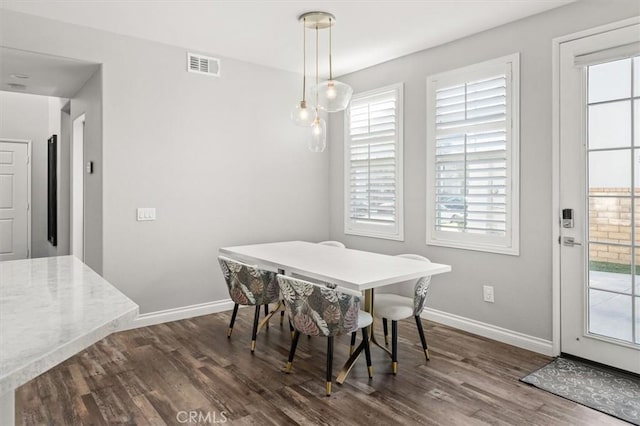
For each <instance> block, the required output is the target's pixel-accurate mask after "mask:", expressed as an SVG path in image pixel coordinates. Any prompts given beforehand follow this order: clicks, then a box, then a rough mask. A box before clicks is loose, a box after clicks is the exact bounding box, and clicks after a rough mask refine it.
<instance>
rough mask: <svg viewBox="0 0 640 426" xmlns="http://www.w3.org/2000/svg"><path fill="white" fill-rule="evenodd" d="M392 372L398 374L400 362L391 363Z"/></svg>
mask: <svg viewBox="0 0 640 426" xmlns="http://www.w3.org/2000/svg"><path fill="white" fill-rule="evenodd" d="M391 372H392V373H393V374H398V362H397V361H393V362H392V363H391Z"/></svg>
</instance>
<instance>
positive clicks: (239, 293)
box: [218, 256, 280, 305]
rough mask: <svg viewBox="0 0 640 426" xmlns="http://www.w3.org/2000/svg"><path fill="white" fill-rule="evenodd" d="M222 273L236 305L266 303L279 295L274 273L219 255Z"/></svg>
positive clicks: (273, 301)
mask: <svg viewBox="0 0 640 426" xmlns="http://www.w3.org/2000/svg"><path fill="white" fill-rule="evenodd" d="M218 262H219V263H220V268H221V269H222V275H224V280H225V281H226V282H227V287H228V288H229V296H231V300H233V302H234V303H237V304H238V305H266V304H267V303H276V302H277V301H278V299H279V297H280V292H279V289H278V280H277V279H276V275H277V274H276V273H275V272H270V271H265V270H262V269H258V267H257V266H252V265H247V264H246V263H242V262H238V261H237V260H233V259H229V258H228V257H224V256H219V257H218Z"/></svg>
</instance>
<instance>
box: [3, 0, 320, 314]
mask: <svg viewBox="0 0 640 426" xmlns="http://www.w3.org/2000/svg"><path fill="white" fill-rule="evenodd" d="M0 40H1V44H2V45H4V46H7V47H11V48H17V49H24V50H30V51H34V52H40V53H46V54H53V55H58V56H65V57H70V58H75V59H81V60H85V61H89V62H96V63H101V64H103V67H102V87H103V105H102V108H103V110H102V111H103V129H102V137H103V144H102V178H103V266H102V270H103V275H104V276H105V278H106V279H107V280H109V281H110V282H111V283H113V284H114V285H115V286H117V287H118V288H120V289H121V290H122V291H123V292H124V293H126V294H127V295H128V296H130V297H131V298H132V299H133V300H135V301H136V302H137V303H139V304H140V308H141V309H140V310H141V312H142V313H145V312H151V311H157V310H162V309H169V308H176V307H181V306H186V305H191V304H196V303H203V302H209V301H214V300H221V299H226V298H228V294H227V291H226V286H225V284H224V282H223V279H222V276H221V274H220V271H219V266H218V264H217V260H216V255H217V251H218V248H219V247H222V246H227V245H235V244H243V243H256V242H263V241H278V240H288V239H305V240H311V241H314V240H316V241H317V240H322V239H326V238H327V237H328V236H329V226H328V224H329V220H328V214H329V208H328V205H329V190H328V183H329V181H328V176H327V173H328V169H329V166H328V155H327V154H320V155H318V154H313V153H311V152H309V151H308V150H307V146H306V141H305V135H306V132H305V129H302V128H298V127H295V126H293V125H292V124H291V122H290V121H289V111H290V108H291V107H292V106H293V105H294V104H295V101H296V99H297V98H298V96H299V94H298V89H299V85H300V81H299V77H298V76H297V75H295V74H293V73H287V72H283V71H279V70H275V69H270V68H266V67H261V66H257V65H253V64H249V63H245V62H241V61H235V60H231V59H226V58H222V66H221V72H222V76H221V77H220V78H210V77H206V76H202V75H197V74H189V73H187V72H186V71H185V67H186V52H187V50H186V49H183V48H178V47H173V46H168V45H163V44H159V43H152V42H148V41H144V40H140V39H134V38H130V37H123V36H118V35H115V34H111V33H106V32H101V31H95V30H91V29H88V28H85V27H79V26H73V25H68V24H63V23H60V22H56V21H52V20H47V19H42V18H38V17H34V16H29V15H25V14H20V13H15V12H10V11H7V10H3V13H2V14H1V16H0ZM204 53H212V54H214V56H215V52H204ZM137 207H156V208H157V216H158V219H157V221H155V222H136V220H135V217H136V208H137Z"/></svg>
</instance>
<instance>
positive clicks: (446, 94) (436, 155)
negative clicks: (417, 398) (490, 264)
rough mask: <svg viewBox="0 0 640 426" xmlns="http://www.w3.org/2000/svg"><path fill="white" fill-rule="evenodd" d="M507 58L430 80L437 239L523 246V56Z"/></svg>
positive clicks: (431, 205)
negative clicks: (518, 122)
mask: <svg viewBox="0 0 640 426" xmlns="http://www.w3.org/2000/svg"><path fill="white" fill-rule="evenodd" d="M502 59H503V58H501V59H500V60H495V61H489V62H491V64H489V63H483V64H479V65H478V66H471V67H467V68H464V69H460V70H455V71H452V72H451V73H444V74H441V75H439V76H434V77H430V78H429V79H428V83H427V85H428V93H429V97H428V102H429V106H428V112H429V117H428V121H429V123H430V124H429V130H428V135H427V136H428V138H429V143H428V145H429V146H428V149H429V150H430V151H429V154H428V157H429V159H430V164H428V165H427V170H428V172H429V173H430V183H429V185H430V186H429V189H428V191H429V193H430V194H431V195H430V197H429V198H428V200H430V201H429V202H428V204H427V207H428V209H430V210H431V211H430V212H429V213H428V216H429V217H428V223H429V228H428V229H429V230H428V236H427V240H428V242H430V243H434V244H438V245H449V246H453V247H461V248H467V247H468V248H474V249H481V248H480V247H489V249H487V251H493V248H495V247H504V252H505V253H510V254H511V252H512V251H515V252H517V247H513V246H512V241H514V240H512V239H511V236H512V235H513V234H512V230H513V215H512V212H513V206H514V200H513V199H512V195H513V193H514V192H513V187H512V185H511V184H512V182H513V178H514V176H513V172H514V163H513V161H512V160H513V158H514V156H513V150H514V147H513V145H512V144H513V141H514V135H513V132H512V129H513V126H512V120H513V119H514V118H517V117H514V111H517V105H514V104H513V101H514V98H513V96H514V95H513V94H514V93H516V92H515V90H517V87H516V88H514V87H513V79H512V69H513V68H512V67H513V64H514V63H517V55H512V56H511V57H507V58H505V60H504V62H502ZM515 202H516V203H517V200H515ZM491 247H493V248H491ZM498 251H500V249H498Z"/></svg>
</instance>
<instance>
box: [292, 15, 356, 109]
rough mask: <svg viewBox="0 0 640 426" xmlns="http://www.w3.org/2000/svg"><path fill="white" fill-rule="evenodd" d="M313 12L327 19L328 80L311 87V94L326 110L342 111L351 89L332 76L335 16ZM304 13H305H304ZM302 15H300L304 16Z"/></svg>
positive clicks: (351, 92) (351, 91) (347, 103)
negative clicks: (315, 96)
mask: <svg viewBox="0 0 640 426" xmlns="http://www.w3.org/2000/svg"><path fill="white" fill-rule="evenodd" d="M311 13H315V14H321V16H322V17H323V18H324V19H325V20H328V24H327V25H326V27H324V28H329V80H327V81H323V82H322V83H318V82H317V81H316V85H315V86H313V87H311V89H310V91H311V96H314V95H317V102H316V105H318V106H319V107H320V108H322V109H323V110H325V111H327V112H338V111H343V110H345V109H346V108H347V106H348V105H349V101H350V100H351V95H352V94H353V89H352V88H351V86H349V85H348V84H345V83H342V82H340V81H338V80H334V78H333V62H332V56H331V52H332V47H333V46H332V41H333V40H332V31H331V28H332V27H333V25H334V24H335V22H336V18H335V16H333V15H331V14H330V13H325V12H311ZM305 15H306V14H305ZM305 15H302V16H305Z"/></svg>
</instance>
